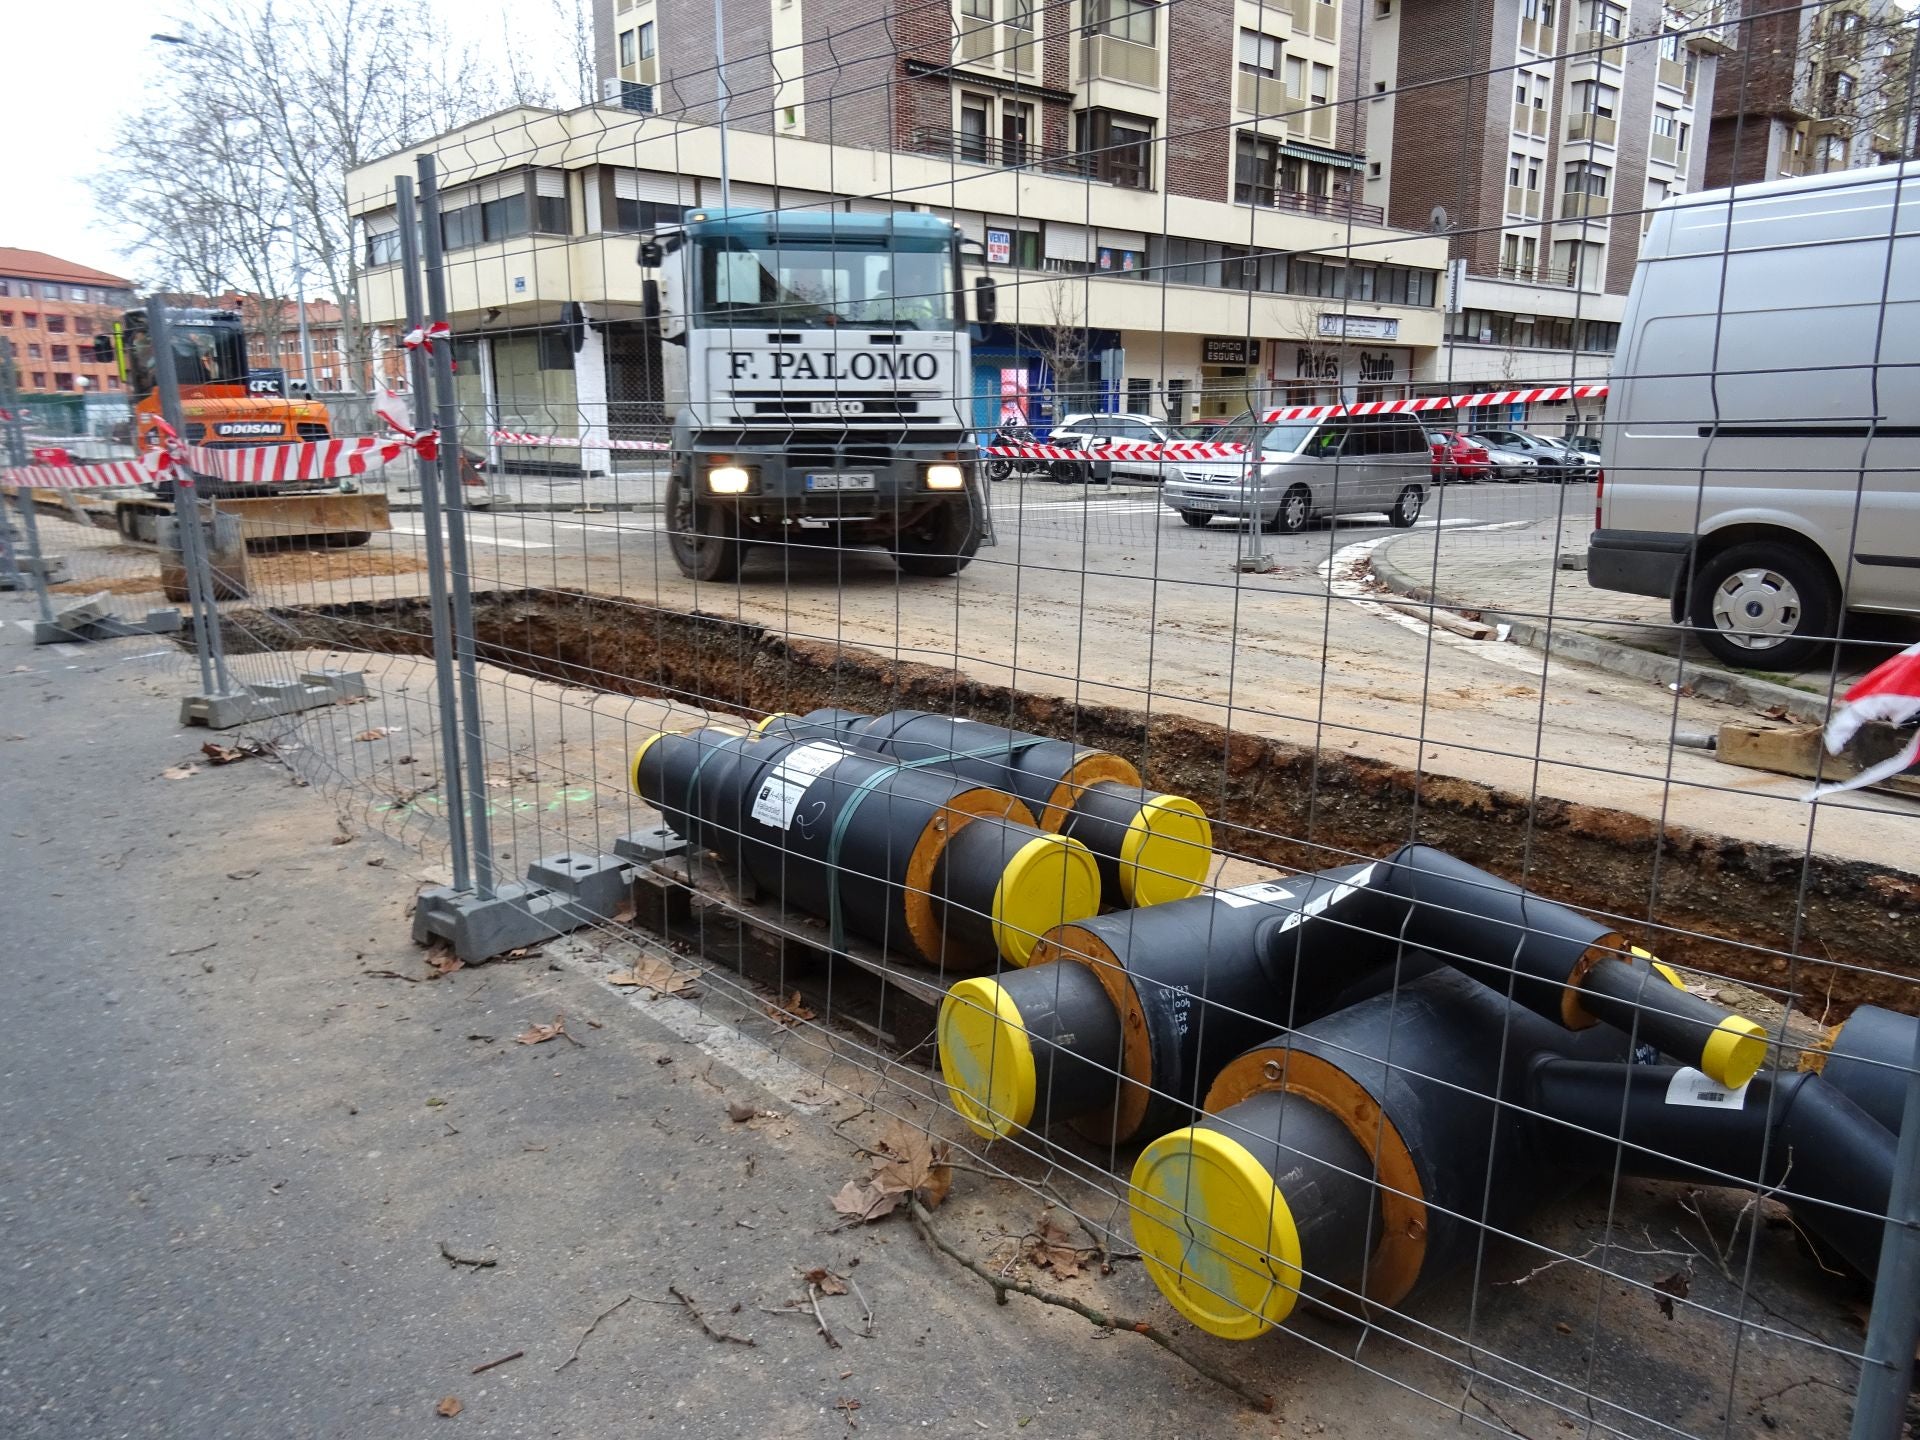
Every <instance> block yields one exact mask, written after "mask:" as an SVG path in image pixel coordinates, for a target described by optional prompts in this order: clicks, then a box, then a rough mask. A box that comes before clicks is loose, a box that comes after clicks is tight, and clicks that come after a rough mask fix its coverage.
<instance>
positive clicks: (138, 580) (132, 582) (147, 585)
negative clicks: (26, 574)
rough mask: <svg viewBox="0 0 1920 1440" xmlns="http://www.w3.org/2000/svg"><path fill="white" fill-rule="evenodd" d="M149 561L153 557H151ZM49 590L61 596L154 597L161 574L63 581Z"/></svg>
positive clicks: (51, 586) (155, 572) (158, 587)
mask: <svg viewBox="0 0 1920 1440" xmlns="http://www.w3.org/2000/svg"><path fill="white" fill-rule="evenodd" d="M148 558H149V559H151V558H152V557H151V556H149V557H148ZM47 589H48V590H50V591H52V592H54V593H55V594H59V595H98V594H99V593H100V592H101V591H103V590H104V591H105V592H106V593H107V594H109V595H152V594H156V593H158V591H159V589H160V572H159V571H158V570H156V571H154V572H153V573H152V574H151V575H107V576H102V577H101V578H99V579H97V580H62V581H61V582H60V583H59V584H57V585H49V586H47Z"/></svg>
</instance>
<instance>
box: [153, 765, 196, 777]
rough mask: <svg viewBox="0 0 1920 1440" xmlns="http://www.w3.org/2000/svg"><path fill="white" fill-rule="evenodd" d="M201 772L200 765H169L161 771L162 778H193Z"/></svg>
mask: <svg viewBox="0 0 1920 1440" xmlns="http://www.w3.org/2000/svg"><path fill="white" fill-rule="evenodd" d="M199 773H200V767H199V766H198V765H169V766H168V767H167V768H166V769H164V770H162V771H161V772H160V778H161V779H162V780H191V779H192V778H193V777H194V776H196V775H198V774H199Z"/></svg>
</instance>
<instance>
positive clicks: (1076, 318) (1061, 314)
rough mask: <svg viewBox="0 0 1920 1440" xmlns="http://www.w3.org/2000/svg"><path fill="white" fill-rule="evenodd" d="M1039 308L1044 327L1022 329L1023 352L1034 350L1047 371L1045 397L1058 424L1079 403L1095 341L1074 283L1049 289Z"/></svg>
mask: <svg viewBox="0 0 1920 1440" xmlns="http://www.w3.org/2000/svg"><path fill="white" fill-rule="evenodd" d="M1037 308H1038V309H1039V312H1040V319H1041V323H1040V324H1039V325H1037V326H1022V327H1021V335H1022V338H1023V339H1024V341H1025V344H1024V345H1023V346H1022V348H1023V349H1025V348H1031V349H1032V350H1033V352H1034V353H1035V354H1037V355H1038V356H1039V357H1040V359H1041V362H1042V364H1043V365H1044V366H1045V368H1046V384H1045V386H1044V387H1043V388H1042V390H1041V395H1042V396H1043V397H1044V398H1045V400H1046V404H1047V409H1048V411H1049V413H1050V414H1051V415H1052V416H1053V419H1054V421H1055V422H1056V423H1058V421H1059V420H1060V419H1061V417H1062V416H1064V415H1065V414H1067V413H1068V411H1069V410H1070V409H1072V408H1073V406H1074V405H1075V404H1076V403H1077V402H1076V400H1075V398H1074V396H1075V394H1076V391H1075V387H1076V386H1077V385H1078V384H1079V383H1080V381H1081V380H1082V378H1083V377H1084V376H1085V374H1086V368H1087V360H1088V359H1089V357H1090V355H1091V353H1092V337H1091V336H1090V335H1088V333H1087V327H1086V309H1085V307H1084V306H1083V305H1082V304H1081V303H1080V301H1079V300H1077V299H1076V298H1075V296H1074V293H1073V284H1072V282H1071V281H1067V280H1060V281H1055V282H1054V283H1052V284H1049V285H1048V286H1046V287H1045V289H1044V290H1043V291H1042V292H1041V298H1040V304H1039V306H1038V307H1037Z"/></svg>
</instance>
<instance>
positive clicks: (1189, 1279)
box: [1131, 1126, 1300, 1340]
mask: <svg viewBox="0 0 1920 1440" xmlns="http://www.w3.org/2000/svg"><path fill="white" fill-rule="evenodd" d="M1131 1204H1132V1210H1133V1243H1134V1244H1136V1245H1138V1246H1139V1247H1140V1255H1141V1258H1142V1259H1143V1260H1144V1261H1145V1263H1146V1267H1147V1274H1148V1275H1150V1276H1152V1277H1153V1283H1154V1284H1155V1285H1157V1286H1159V1287H1160V1293H1161V1294H1162V1295H1165V1296H1166V1297H1167V1299H1168V1301H1170V1302H1171V1303H1172V1305H1173V1307H1174V1309H1176V1310H1178V1311H1179V1312H1180V1313H1181V1314H1182V1315H1184V1316H1186V1317H1187V1319H1189V1320H1191V1321H1192V1322H1193V1323H1194V1324H1195V1325H1198V1326H1199V1327H1200V1328H1201V1329H1202V1330H1205V1331H1206V1332H1207V1333H1208V1334H1209V1335H1218V1336H1220V1337H1221V1338H1222V1339H1226V1340H1251V1339H1253V1338H1255V1337H1256V1336H1259V1335H1264V1334H1266V1333H1267V1331H1269V1330H1271V1329H1273V1327H1274V1326H1276V1325H1278V1324H1279V1323H1280V1322H1281V1321H1283V1320H1285V1319H1286V1318H1287V1316H1288V1315H1290V1314H1292V1313H1293V1307H1294V1302H1295V1301H1297V1300H1298V1299H1299V1298H1300V1232H1299V1230H1298V1229H1297V1228H1295V1226H1294V1222H1293V1212H1292V1211H1291V1210H1290V1209H1288V1207H1287V1201H1286V1197H1285V1196H1283V1195H1282V1194H1281V1193H1280V1187H1279V1186H1277V1185H1275V1184H1274V1183H1273V1176H1272V1175H1270V1174H1269V1173H1268V1172H1267V1167H1266V1166H1264V1165H1262V1164H1261V1163H1260V1162H1259V1161H1258V1160H1256V1159H1254V1157H1253V1155H1252V1153H1251V1152H1250V1151H1248V1149H1247V1148H1246V1146H1244V1145H1242V1144H1241V1143H1240V1142H1239V1141H1237V1140H1235V1139H1233V1138H1232V1137H1231V1136H1227V1135H1222V1134H1220V1133H1219V1132H1218V1131H1216V1130H1202V1129H1198V1128H1195V1127H1192V1126H1189V1127H1188V1128H1186V1129H1184V1130H1175V1131H1174V1132H1173V1133H1172V1134H1171V1135H1163V1136H1161V1137H1160V1138H1159V1139H1158V1140H1156V1141H1154V1142H1153V1143H1152V1144H1151V1145H1149V1146H1147V1148H1146V1149H1145V1150H1143V1151H1141V1152H1140V1158H1139V1159H1138V1160H1137V1161H1135V1162H1134V1166H1133V1196H1132V1201H1131Z"/></svg>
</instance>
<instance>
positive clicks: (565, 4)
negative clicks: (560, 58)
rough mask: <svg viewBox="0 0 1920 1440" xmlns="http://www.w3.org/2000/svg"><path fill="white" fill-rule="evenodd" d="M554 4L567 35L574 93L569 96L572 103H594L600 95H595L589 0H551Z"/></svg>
mask: <svg viewBox="0 0 1920 1440" xmlns="http://www.w3.org/2000/svg"><path fill="white" fill-rule="evenodd" d="M548 3H549V4H550V5H551V6H552V7H553V18H554V21H555V23H556V24H558V25H559V26H560V28H561V31H562V33H563V34H564V35H565V36H566V42H567V59H568V61H569V62H570V65H571V69H572V73H571V74H570V75H569V76H568V77H567V78H568V79H569V81H570V82H571V84H570V86H569V88H570V90H571V92H572V93H571V94H569V95H568V96H567V97H566V99H567V103H568V104H570V105H591V104H593V102H594V101H595V100H596V99H598V98H599V97H598V96H597V95H595V93H594V88H593V82H594V64H593V14H592V9H591V7H590V6H589V5H588V4H587V0H548Z"/></svg>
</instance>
